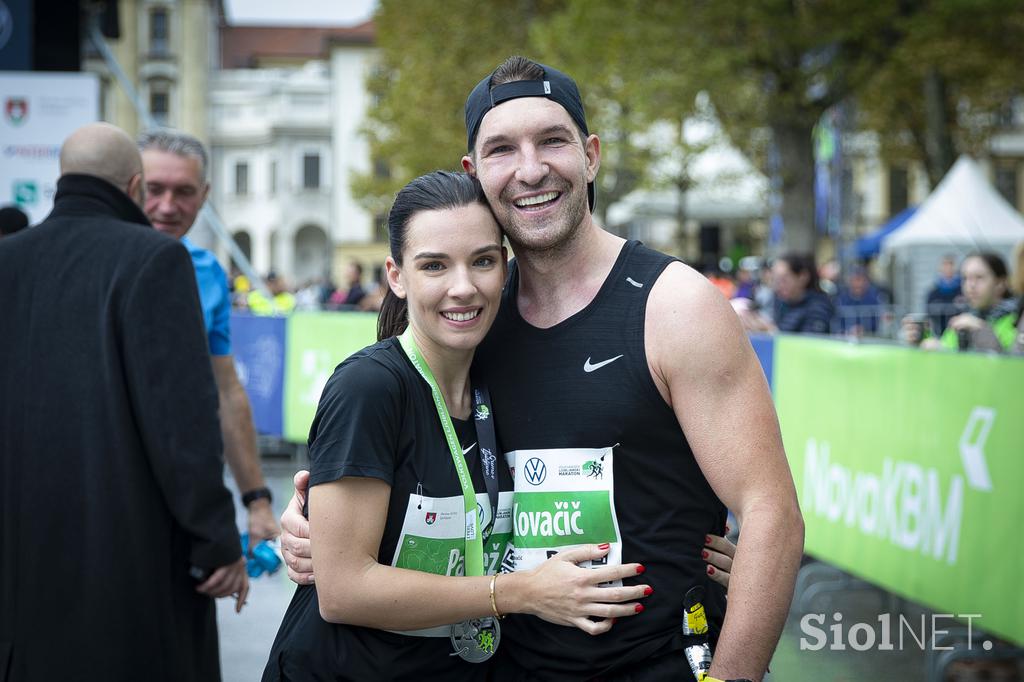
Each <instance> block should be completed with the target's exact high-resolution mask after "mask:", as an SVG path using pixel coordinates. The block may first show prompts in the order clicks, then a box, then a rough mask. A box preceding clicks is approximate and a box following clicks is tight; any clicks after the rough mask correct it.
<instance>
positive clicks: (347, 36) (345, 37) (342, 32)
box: [220, 19, 375, 69]
mask: <svg viewBox="0 0 1024 682" xmlns="http://www.w3.org/2000/svg"><path fill="white" fill-rule="evenodd" d="M374 37H375V31H374V26H373V20H372V19H371V20H369V21H366V22H363V23H362V24H358V25H356V26H350V27H345V28H330V27H323V26H315V27H298V26H227V25H224V24H222V25H221V27H220V68H222V69H247V68H253V67H256V66H259V64H260V62H262V61H265V60H271V61H276V60H292V59H294V60H307V59H325V58H327V56H328V52H329V47H330V45H331V44H342V45H344V44H350V45H372V44H373V41H374Z"/></svg>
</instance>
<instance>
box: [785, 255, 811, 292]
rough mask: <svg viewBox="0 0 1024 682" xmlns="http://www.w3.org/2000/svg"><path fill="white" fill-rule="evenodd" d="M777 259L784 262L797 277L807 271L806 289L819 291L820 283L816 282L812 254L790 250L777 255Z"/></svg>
mask: <svg viewBox="0 0 1024 682" xmlns="http://www.w3.org/2000/svg"><path fill="white" fill-rule="evenodd" d="M778 260H780V261H782V262H783V263H785V264H786V267H788V268H789V269H790V272H792V273H793V274H794V275H796V276H797V277H799V276H800V275H802V274H804V273H805V272H806V273H807V275H808V276H807V290H808V291H821V285H820V284H818V267H817V266H816V265H815V264H814V256H812V255H811V254H809V253H796V252H793V251H790V252H788V253H784V254H782V255H781V256H779V257H778Z"/></svg>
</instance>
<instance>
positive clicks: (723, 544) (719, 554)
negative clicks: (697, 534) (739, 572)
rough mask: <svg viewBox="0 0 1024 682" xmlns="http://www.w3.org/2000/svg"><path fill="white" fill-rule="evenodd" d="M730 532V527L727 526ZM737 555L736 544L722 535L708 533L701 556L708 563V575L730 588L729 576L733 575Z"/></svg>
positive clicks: (727, 530)
mask: <svg viewBox="0 0 1024 682" xmlns="http://www.w3.org/2000/svg"><path fill="white" fill-rule="evenodd" d="M725 532H726V533H728V532H729V527H728V526H726V527H725ZM734 556H736V545H734V544H732V543H731V542H729V540H728V539H726V538H724V537H722V536H721V535H708V536H707V537H705V538H704V549H703V550H702V551H701V558H702V559H704V562H705V563H706V564H707V565H708V568H707V571H708V577H710V578H711V579H712V580H714V581H715V582H716V583H718V584H719V585H721V586H722V587H724V588H725V589H726V590H728V589H729V578H730V576H731V575H732V559H733V557H734Z"/></svg>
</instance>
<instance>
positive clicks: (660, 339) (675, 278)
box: [644, 261, 744, 365]
mask: <svg viewBox="0 0 1024 682" xmlns="http://www.w3.org/2000/svg"><path fill="white" fill-rule="evenodd" d="M644 327H645V341H644V345H645V347H646V349H647V352H648V357H649V358H650V359H652V360H653V361H655V362H658V361H659V359H668V360H670V361H671V364H673V365H674V364H679V363H680V362H683V363H684V364H689V363H697V364H700V363H703V362H705V360H706V359H707V358H708V357H711V356H714V355H718V354H720V352H721V351H722V349H725V348H732V347H733V346H734V339H735V338H736V337H739V336H744V333H743V329H742V327H741V326H740V324H739V318H738V317H737V316H736V312H735V311H734V310H733V308H732V306H731V305H730V304H729V301H728V300H726V298H725V296H723V295H722V292H721V291H719V290H718V288H716V287H715V285H714V284H712V283H711V282H710V281H708V279H707V278H706V277H705V276H704V275H702V274H700V273H699V272H697V271H696V270H694V269H693V268H691V267H689V266H688V265H686V264H684V263H680V262H678V261H676V262H672V263H670V264H669V265H668V266H667V267H666V268H665V270H664V271H663V272H662V274H661V276H660V277H658V280H657V281H656V282H655V284H654V288H653V289H652V290H651V295H650V298H649V299H648V302H647V313H646V319H645V322H644ZM680 348H686V352H685V353H680V352H679V349H680Z"/></svg>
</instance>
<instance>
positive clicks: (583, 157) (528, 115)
mask: <svg viewBox="0 0 1024 682" xmlns="http://www.w3.org/2000/svg"><path fill="white" fill-rule="evenodd" d="M599 165H600V143H599V142H598V140H597V137H596V136H595V135H591V136H590V137H588V138H587V139H586V140H581V138H580V132H579V129H578V128H577V127H576V124H575V123H574V122H573V120H572V118H571V117H570V116H569V113H568V112H567V111H566V110H565V109H564V108H563V107H562V106H561V105H560V104H557V103H556V102H553V101H551V100H548V99H545V98H543V97H521V98H519V99H514V100H510V101H507V102H504V103H502V104H501V105H500V106H497V107H495V108H493V109H491V110H490V111H489V112H487V115H486V116H484V118H483V121H482V122H481V123H480V130H479V132H478V134H477V138H476V147H475V150H474V154H473V156H472V157H470V156H466V157H464V158H463V167H464V168H465V169H466V170H467V171H468V172H470V173H474V174H475V175H476V176H477V178H478V179H479V180H480V184H481V185H483V188H484V193H485V194H486V195H487V199H488V201H489V202H490V204H491V208H492V209H493V210H494V214H495V215H496V216H497V218H498V221H499V222H500V223H501V225H502V227H504V228H505V232H506V234H507V235H508V238H509V241H510V242H511V243H512V244H513V246H514V247H516V248H517V249H525V250H532V251H546V250H548V249H552V248H555V247H557V246H560V245H562V244H564V243H566V242H567V241H569V240H570V239H571V237H572V236H573V235H574V234H575V233H576V231H577V229H578V228H579V227H580V226H581V225H582V224H583V220H584V217H585V215H586V212H587V210H588V209H587V183H588V182H591V181H592V180H593V179H594V177H595V176H596V175H597V169H598V167H599Z"/></svg>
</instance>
